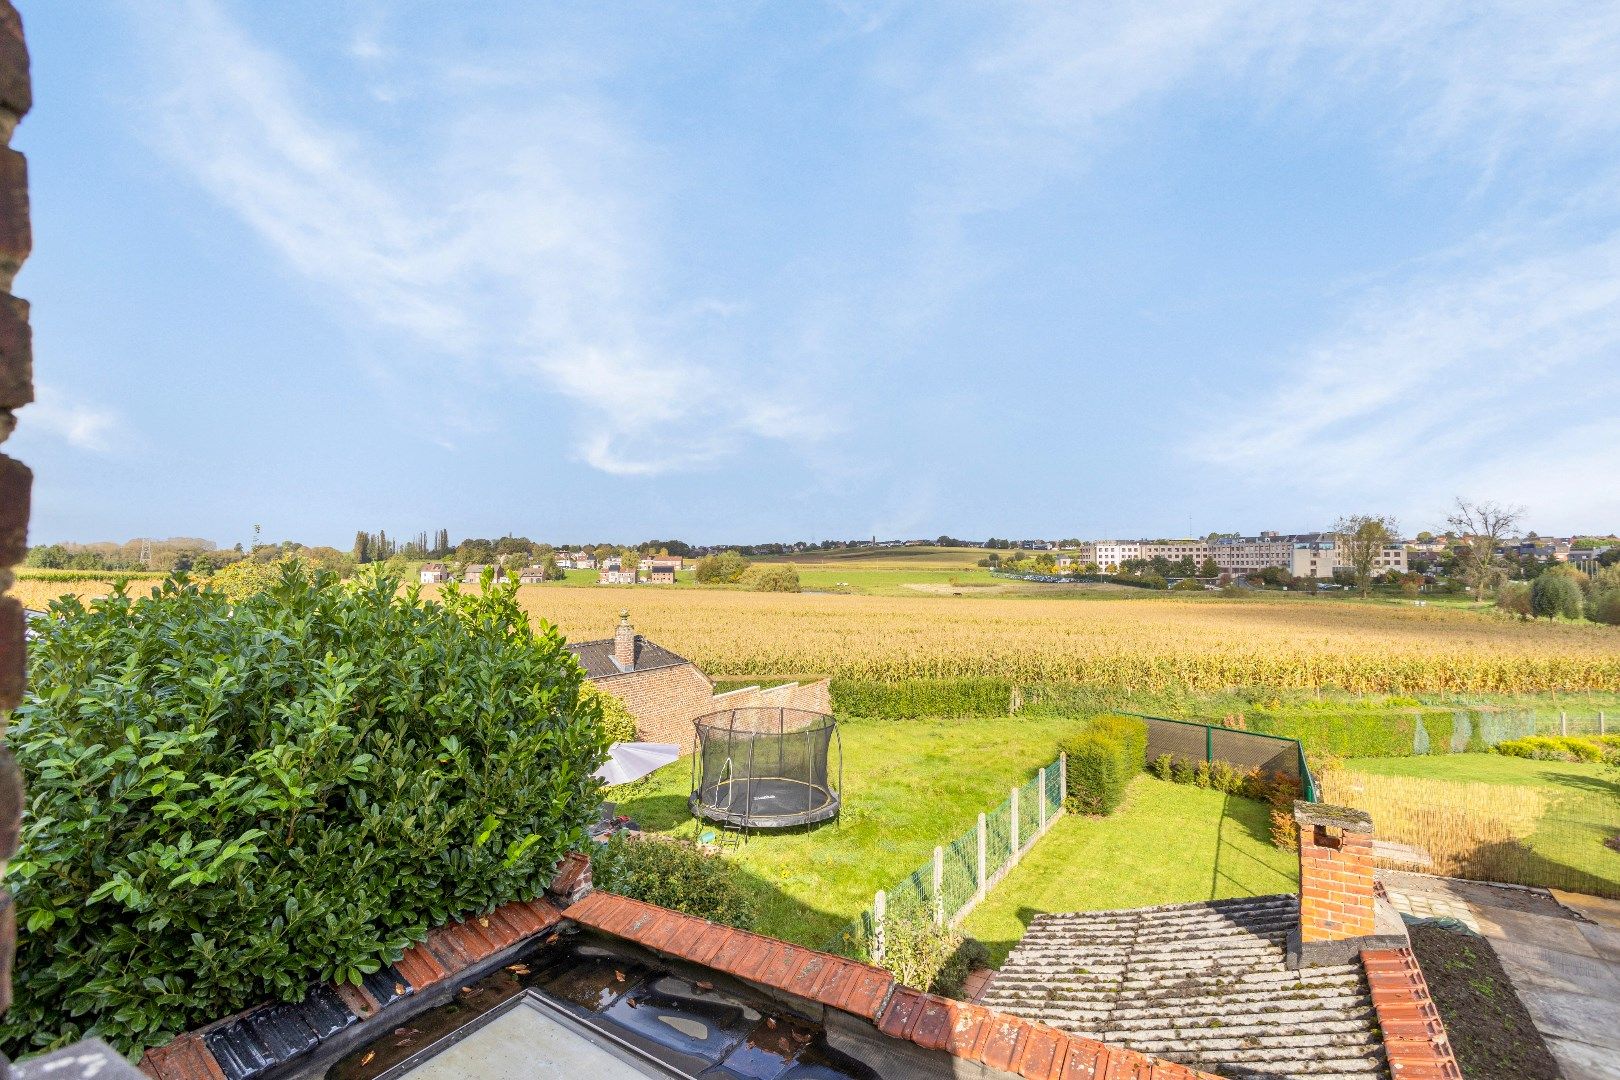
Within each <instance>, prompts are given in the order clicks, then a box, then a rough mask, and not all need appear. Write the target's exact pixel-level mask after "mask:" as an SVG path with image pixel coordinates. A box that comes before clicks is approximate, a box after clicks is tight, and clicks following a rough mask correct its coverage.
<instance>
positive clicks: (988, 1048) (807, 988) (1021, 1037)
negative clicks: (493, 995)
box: [563, 892, 1215, 1080]
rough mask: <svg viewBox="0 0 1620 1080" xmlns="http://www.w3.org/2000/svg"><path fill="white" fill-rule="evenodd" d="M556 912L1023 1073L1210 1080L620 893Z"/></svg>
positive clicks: (1079, 1078) (1096, 1079)
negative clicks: (625, 896)
mask: <svg viewBox="0 0 1620 1080" xmlns="http://www.w3.org/2000/svg"><path fill="white" fill-rule="evenodd" d="M563 914H564V916H565V917H566V918H568V919H571V920H573V921H574V922H576V923H579V924H580V925H582V926H588V927H590V928H592V929H594V930H597V931H600V932H602V933H605V934H611V935H613V936H614V937H618V938H622V939H624V940H626V941H633V942H635V943H636V944H638V945H641V946H643V947H645V948H648V949H651V950H653V951H654V952H658V953H662V954H664V955H666V956H672V957H676V958H678V959H681V960H686V961H689V962H691V963H694V964H700V965H703V966H705V967H709V968H713V969H715V970H717V971H722V972H725V973H727V974H729V975H733V976H735V977H737V978H739V979H744V980H746V981H748V982H751V983H755V984H758V985H761V986H766V987H769V988H771V989H774V990H777V991H779V992H782V993H787V994H791V995H793V996H794V997H797V998H801V999H804V1000H807V1001H810V1002H814V1003H818V1004H821V1005H825V1006H828V1007H830V1008H834V1009H838V1010H840V1011H843V1012H846V1013H850V1014H852V1015H854V1016H857V1017H860V1018H862V1019H865V1020H868V1021H871V1022H872V1023H874V1024H876V1025H877V1027H878V1029H879V1030H881V1031H882V1032H883V1033H884V1034H885V1035H888V1036H890V1037H891V1038H895V1039H904V1040H906V1041H908V1042H911V1043H915V1044H916V1045H917V1046H919V1047H922V1048H923V1049H925V1050H937V1051H942V1052H944V1053H947V1054H950V1055H951V1056H953V1057H956V1058H959V1059H962V1060H963V1061H966V1062H971V1063H976V1064H979V1065H983V1066H984V1067H985V1068H987V1069H990V1070H994V1071H997V1072H1002V1073H1008V1074H1011V1075H1013V1076H1019V1077H1024V1078H1026V1080H1105V1078H1108V1080H1215V1078H1214V1077H1212V1076H1210V1075H1209V1074H1208V1073H1201V1072H1198V1071H1196V1070H1194V1069H1191V1068H1188V1067H1186V1066H1183V1065H1177V1064H1174V1063H1171V1062H1168V1061H1164V1060H1159V1059H1155V1058H1152V1057H1149V1056H1148V1055H1146V1054H1142V1053H1138V1052H1136V1051H1134V1050H1129V1049H1124V1048H1121V1047H1118V1046H1108V1045H1105V1044H1103V1043H1101V1042H1098V1041H1096V1040H1094V1039H1088V1038H1083V1037H1079V1036H1075V1035H1070V1034H1066V1033H1064V1032H1062V1031H1059V1030H1057V1029H1056V1028H1052V1027H1049V1026H1047V1025H1045V1024H1041V1023H1034V1022H1031V1021H1029V1020H1027V1019H1022V1018H1020V1017H1017V1016H1014V1015H1011V1014H1009V1013H1000V1012H996V1011H995V1010H993V1009H987V1008H984V1007H983V1006H979V1005H969V1004H967V1003H965V1002H960V1001H952V1000H950V999H949V998H942V997H937V996H935V995H933V994H925V993H923V992H921V991H918V990H912V989H909V988H907V987H904V986H901V985H900V984H899V983H897V982H895V979H894V976H892V975H891V974H889V972H887V971H885V970H883V969H882V968H876V967H872V966H870V965H868V964H861V963H857V962H855V961H853V960H847V959H845V958H843V957H839V956H833V955H831V954H829V953H821V952H815V951H813V950H811V949H806V948H802V947H801V946H798V945H792V944H789V943H788V942H785V941H777V940H775V939H774V938H768V937H762V936H760V935H758V934H751V933H748V932H747V931H743V930H736V929H733V928H731V927H728V926H720V925H717V924H715V923H711V922H707V921H705V920H703V919H699V918H695V917H694V916H691V915H683V914H680V913H678V912H673V911H668V910H666V909H664V908H660V907H655V906H653V905H651V904H644V903H641V902H640V901H637V900H628V899H625V898H624V897H622V896H614V895H612V894H610V893H604V892H595V893H592V894H590V895H589V896H587V897H586V898H585V899H583V900H581V901H579V902H578V903H576V904H574V905H573V906H572V907H570V908H568V910H567V911H565V912H564V913H563Z"/></svg>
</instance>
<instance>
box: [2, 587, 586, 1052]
mask: <svg viewBox="0 0 1620 1080" xmlns="http://www.w3.org/2000/svg"><path fill="white" fill-rule="evenodd" d="M398 586H399V583H398V581H397V580H394V579H389V578H387V577H381V576H368V577H365V578H362V579H358V580H357V581H355V582H354V583H352V584H344V583H341V582H339V581H338V580H337V578H336V577H335V576H333V575H331V574H329V573H319V574H316V575H314V576H310V575H308V574H307V573H306V572H305V571H304V570H303V569H301V568H299V567H297V566H290V567H287V568H284V572H283V574H282V577H281V578H280V580H279V581H277V582H275V583H274V584H272V585H271V587H270V588H269V589H267V590H266V591H264V592H260V593H256V594H254V595H251V596H247V597H244V598H243V599H241V600H239V601H237V602H235V603H232V602H231V601H229V600H228V599H226V597H224V596H223V595H222V594H220V593H218V592H214V591H212V590H210V589H205V588H199V587H198V586H196V585H193V584H182V583H179V582H176V581H172V580H171V581H169V582H167V583H165V584H164V585H163V587H162V588H161V590H159V591H158V592H157V594H156V595H148V596H146V597H143V598H141V599H132V598H130V597H129V596H127V595H125V594H124V593H123V592H122V591H118V592H115V593H114V595H113V596H111V597H109V598H107V599H105V600H99V601H96V602H95V603H93V604H92V605H91V606H89V607H85V606H84V605H82V604H81V603H80V602H79V601H77V600H73V599H71V598H70V599H68V600H64V601H58V602H57V603H55V604H53V605H52V608H51V610H52V613H53V614H54V615H55V616H56V618H53V619H51V620H49V621H48V622H46V623H42V624H41V625H40V627H39V630H40V635H39V638H38V639H37V640H36V641H35V642H33V643H31V644H30V646H29V653H30V659H31V661H32V665H31V672H30V675H31V682H30V690H29V694H28V697H27V699H26V700H25V702H24V703H23V705H22V706H21V707H20V708H19V709H18V710H17V711H16V713H15V714H14V717H13V720H12V726H11V732H10V741H11V744H12V748H13V749H14V750H15V752H16V755H17V758H18V762H19V764H20V765H21V766H22V770H23V773H24V774H25V775H26V776H27V777H28V798H29V812H28V816H27V819H26V821H25V823H24V826H23V835H22V846H21V850H20V852H19V854H18V857H17V859H16V860H15V861H14V862H13V863H12V866H11V875H10V880H11V884H12V885H13V887H14V888H15V890H16V910H17V920H18V923H19V926H20V929H21V932H20V934H19V938H20V948H19V951H18V957H17V970H16V1001H15V1004H13V1006H12V1008H11V1011H10V1012H9V1013H8V1014H7V1015H6V1016H5V1018H4V1021H3V1022H0V1049H3V1050H4V1051H5V1053H7V1054H8V1055H11V1056H12V1057H16V1056H18V1055H21V1054H26V1053H30V1052H33V1051H36V1050H40V1049H42V1048H45V1047H47V1046H50V1045H59V1044H62V1043H65V1042H69V1041H72V1040H74V1039H78V1038H81V1037H83V1036H86V1035H100V1036H102V1037H104V1038H106V1039H107V1040H108V1041H109V1042H111V1043H113V1044H114V1045H115V1046H117V1047H118V1048H119V1049H120V1050H122V1051H125V1052H129V1053H134V1052H137V1051H139V1050H140V1049H141V1048H142V1047H143V1046H150V1045H154V1044H157V1043H161V1042H163V1041H165V1040H167V1039H169V1038H171V1037H173V1036H174V1035H176V1034H178V1033H179V1032H181V1031H184V1030H186V1029H188V1028H192V1027H195V1026H197V1025H199V1024H203V1023H206V1022H208V1021H212V1020H217V1019H219V1018H220V1017H222V1016H227V1015H229V1014H231V1013H233V1012H236V1011H238V1010H240V1009H243V1008H246V1007H247V1006H250V1005H255V1004H258V1003H260V1002H264V1001H269V1000H273V999H281V1000H296V999H298V998H300V997H302V996H303V994H304V993H305V992H306V990H307V989H308V987H309V986H310V985H311V984H312V983H315V982H317V981H329V980H347V981H350V982H358V981H359V980H360V978H361V975H362V974H363V973H366V972H373V971H376V970H378V969H379V968H380V967H381V966H382V965H383V964H386V963H389V962H391V961H393V960H395V959H397V958H398V957H399V956H400V954H401V952H402V951H403V950H404V949H405V948H406V947H407V946H409V945H410V944H411V943H413V942H416V941H420V940H422V938H423V937H424V936H425V935H426V932H427V930H428V928H429V927H431V926H435V925H438V924H440V923H443V922H445V921H447V920H449V919H452V918H456V917H460V916H465V915H468V914H471V913H475V912H483V911H488V910H489V909H491V908H493V907H494V906H496V905H497V904H500V903H502V902H505V901H508V900H513V899H520V898H532V897H534V896H537V895H539V893H540V892H541V891H542V890H543V888H544V887H545V885H546V883H547V881H548V879H549V878H550V875H551V869H552V867H553V866H554V865H555V863H556V861H557V859H558V858H560V857H561V856H562V855H564V854H565V853H566V852H568V851H569V850H570V849H572V848H576V847H579V846H580V845H582V844H583V843H585V842H586V841H585V828H586V826H587V825H588V824H589V823H590V821H591V820H592V818H593V817H594V815H595V812H596V807H597V805H598V802H599V796H598V790H599V785H598V783H597V782H596V781H595V780H594V779H593V778H592V776H591V773H592V772H593V771H594V770H595V769H596V768H597V767H598V766H599V765H600V764H601V762H602V761H603V759H604V756H605V742H604V741H603V737H602V733H601V730H600V726H599V723H598V713H597V711H596V710H595V708H594V707H593V706H591V705H589V704H582V703H581V701H580V682H581V677H582V676H581V673H580V669H579V665H578V664H577V663H576V662H575V661H574V659H573V658H572V657H571V656H570V655H569V653H568V651H567V650H566V649H565V648H564V646H563V642H562V639H561V638H560V637H559V636H558V634H557V633H556V631H555V629H553V628H551V627H546V628H544V629H542V630H540V631H538V632H537V631H535V630H532V629H531V628H530V626H529V622H528V619H527V617H526V615H525V613H524V611H523V609H522V608H521V607H520V606H519V605H518V602H517V597H516V585H515V584H513V585H508V586H505V587H498V588H493V589H491V590H489V591H488V592H486V593H485V594H483V595H476V596H475V595H463V594H461V593H460V592H459V590H457V589H455V588H446V589H445V590H444V593H443V596H442V600H443V603H431V602H428V601H425V600H422V599H421V598H420V597H419V595H418V593H417V590H416V589H415V588H414V587H413V588H411V589H409V590H407V591H406V592H405V593H404V594H400V592H399V588H398Z"/></svg>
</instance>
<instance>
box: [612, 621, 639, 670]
mask: <svg viewBox="0 0 1620 1080" xmlns="http://www.w3.org/2000/svg"><path fill="white" fill-rule="evenodd" d="M613 662H614V663H615V664H618V665H619V670H620V671H633V670H635V666H636V631H635V628H634V627H632V626H631V625H630V613H629V612H628V611H621V612H619V628H618V629H617V630H615V631H614V632H613Z"/></svg>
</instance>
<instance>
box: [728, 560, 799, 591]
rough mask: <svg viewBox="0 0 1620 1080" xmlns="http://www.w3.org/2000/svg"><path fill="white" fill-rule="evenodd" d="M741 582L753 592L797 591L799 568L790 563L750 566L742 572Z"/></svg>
mask: <svg viewBox="0 0 1620 1080" xmlns="http://www.w3.org/2000/svg"><path fill="white" fill-rule="evenodd" d="M742 584H743V588H745V589H749V590H752V591H753V592H798V591H799V568H798V567H796V566H794V565H793V564H792V563H773V564H768V565H760V566H752V567H749V569H748V571H747V573H745V574H743V576H742Z"/></svg>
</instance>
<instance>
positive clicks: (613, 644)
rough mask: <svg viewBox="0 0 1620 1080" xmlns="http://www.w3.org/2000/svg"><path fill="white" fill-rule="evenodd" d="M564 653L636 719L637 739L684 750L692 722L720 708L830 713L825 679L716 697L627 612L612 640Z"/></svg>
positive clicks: (687, 662) (702, 678) (710, 687)
mask: <svg viewBox="0 0 1620 1080" xmlns="http://www.w3.org/2000/svg"><path fill="white" fill-rule="evenodd" d="M568 651H569V652H572V653H573V654H574V658H575V659H576V660H578V661H579V665H580V667H582V668H584V669H585V677H586V678H587V679H589V680H591V682H593V683H595V684H596V686H597V688H598V689H601V690H604V691H606V692H607V693H610V694H612V695H613V696H614V697H616V698H618V699H619V700H620V701H622V702H624V704H625V707H626V708H627V709H629V710H630V715H631V716H634V717H635V718H636V734H637V736H638V737H640V738H642V739H645V740H646V741H648V742H665V743H675V744H676V745H677V746H679V747H681V748H682V749H683V750H685V749H686V748H688V747H690V746H691V745H692V721H694V720H696V719H697V718H698V717H700V716H707V715H708V714H709V713H712V712H716V711H718V710H720V709H747V708H789V709H804V710H806V711H808V712H823V713H826V712H831V711H832V702H831V699H830V697H829V695H828V683H827V680H826V679H822V680H820V681H819V682H814V683H805V684H800V683H785V684H782V685H780V686H772V687H770V688H768V689H764V690H761V689H760V688H758V687H752V686H750V687H743V688H741V689H738V690H731V691H728V692H727V693H724V694H716V693H715V692H714V683H712V682H710V681H709V677H708V676H707V675H705V674H704V673H703V672H702V671H701V670H699V669H698V666H697V665H696V664H694V663H692V661H690V660H688V659H686V657H684V656H679V655H677V654H675V653H673V652H671V651H670V650H669V649H666V648H664V647H663V646H662V645H659V644H658V643H657V642H653V641H649V640H647V639H646V638H644V637H642V636H641V635H640V634H638V633H636V631H635V629H634V628H633V627H632V626H631V625H630V613H629V612H628V611H625V612H620V613H619V625H618V627H617V628H616V629H615V631H614V634H613V636H612V637H610V638H602V639H601V640H599V641H579V642H575V643H573V644H571V645H569V646H568Z"/></svg>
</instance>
